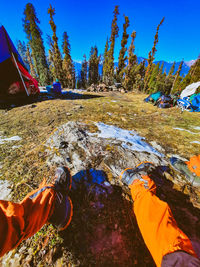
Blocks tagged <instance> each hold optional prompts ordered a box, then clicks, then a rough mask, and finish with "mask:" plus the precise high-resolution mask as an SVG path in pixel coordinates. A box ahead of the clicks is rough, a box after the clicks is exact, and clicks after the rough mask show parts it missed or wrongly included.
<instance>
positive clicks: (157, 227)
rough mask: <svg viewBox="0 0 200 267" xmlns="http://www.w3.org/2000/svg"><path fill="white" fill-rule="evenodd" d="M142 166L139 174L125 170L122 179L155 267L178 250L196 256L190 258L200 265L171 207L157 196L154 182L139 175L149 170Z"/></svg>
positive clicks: (132, 170)
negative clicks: (132, 201) (127, 187)
mask: <svg viewBox="0 0 200 267" xmlns="http://www.w3.org/2000/svg"><path fill="white" fill-rule="evenodd" d="M143 165H144V168H143V169H142V168H141V170H140V167H139V171H137V170H136V169H137V168H136V169H126V170H125V171H124V172H123V173H122V174H121V178H122V181H123V182H124V183H126V184H127V185H128V186H129V188H130V190H131V195H132V198H133V200H134V205H133V209H134V212H135V216H136V219H137V223H138V226H139V229H140V231H141V234H142V236H143V239H144V242H145V244H146V246H147V247H148V249H149V251H150V253H151V255H152V257H153V259H154V261H155V263H156V265H157V266H161V264H162V260H163V257H164V256H165V255H168V254H171V255H172V254H173V255H172V256H174V252H176V251H184V252H187V253H188V254H190V255H192V256H194V257H191V258H193V261H195V262H196V261H197V262H198V263H199V264H200V261H199V260H198V259H196V258H195V257H196V254H195V252H194V250H193V248H192V244H191V242H190V240H189V238H188V237H187V236H186V235H185V234H184V233H183V232H182V231H181V230H180V229H179V228H178V226H177V223H176V221H175V219H174V217H173V215H172V212H171V210H170V208H169V206H168V204H167V203H166V202H163V201H161V200H160V199H159V198H158V197H157V196H156V195H155V193H156V185H155V183H154V182H153V181H152V180H151V179H150V178H149V177H148V176H147V175H141V174H140V172H142V173H143V174H145V173H144V171H145V166H146V167H148V166H147V164H146V165H145V164H143ZM141 166H142V165H141ZM183 254H186V253H183ZM188 254H187V255H188ZM176 255H177V254H176ZM176 255H175V256H176ZM175 261H177V259H176V260H175ZM195 264H196V263H195ZM162 266H181V265H169V264H168V265H162ZM183 266H184V265H183ZM186 266H189V265H186ZM191 266H198V265H191Z"/></svg>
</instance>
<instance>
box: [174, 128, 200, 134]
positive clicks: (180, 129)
mask: <svg viewBox="0 0 200 267" xmlns="http://www.w3.org/2000/svg"><path fill="white" fill-rule="evenodd" d="M173 129H174V130H179V131H185V132H188V133H190V134H199V133H193V132H191V131H190V130H186V129H182V128H178V127H177V128H173Z"/></svg>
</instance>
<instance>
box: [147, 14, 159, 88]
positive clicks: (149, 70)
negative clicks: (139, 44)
mask: <svg viewBox="0 0 200 267" xmlns="http://www.w3.org/2000/svg"><path fill="white" fill-rule="evenodd" d="M163 22H164V18H163V19H162V20H161V22H160V23H159V24H158V26H157V29H156V34H155V37H154V44H153V47H152V49H151V51H150V52H149V57H148V60H147V61H148V66H147V68H146V72H145V77H144V90H145V91H146V90H147V89H148V82H149V78H150V76H151V72H152V65H153V61H154V59H155V53H156V51H157V49H156V45H157V43H158V32H159V28H160V26H161V25H162V24H163Z"/></svg>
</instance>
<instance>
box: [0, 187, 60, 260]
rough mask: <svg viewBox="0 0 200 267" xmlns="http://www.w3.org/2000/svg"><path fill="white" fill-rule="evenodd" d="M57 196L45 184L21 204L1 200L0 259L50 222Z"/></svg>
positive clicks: (51, 188)
mask: <svg viewBox="0 0 200 267" xmlns="http://www.w3.org/2000/svg"><path fill="white" fill-rule="evenodd" d="M56 194H57V193H56V191H55V190H54V189H53V187H52V186H44V183H43V184H41V185H40V187H39V188H38V189H37V190H35V191H33V192H31V193H30V194H28V195H27V196H26V197H25V198H24V199H23V200H22V201H21V202H20V203H13V202H10V201H3V200H0V220H1V223H0V236H1V238H0V257H1V256H3V255H4V254H5V253H7V252H8V251H9V250H11V249H13V248H15V247H16V246H18V245H19V244H20V243H21V241H22V240H24V239H26V238H28V237H30V236H32V235H33V234H35V233H36V232H37V231H38V230H39V229H40V228H41V227H42V226H43V225H44V224H45V223H47V222H48V219H49V218H50V217H51V215H52V212H53V209H54V204H55V201H54V200H55V197H56Z"/></svg>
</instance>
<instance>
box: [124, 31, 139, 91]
mask: <svg viewBox="0 0 200 267" xmlns="http://www.w3.org/2000/svg"><path fill="white" fill-rule="evenodd" d="M135 37H136V32H135V31H133V32H132V34H131V44H130V46H129V49H128V65H127V67H126V68H125V80H124V87H125V88H126V89H127V90H132V89H133V84H134V83H135V70H136V66H137V56H136V55H135V45H134V41H135Z"/></svg>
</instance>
